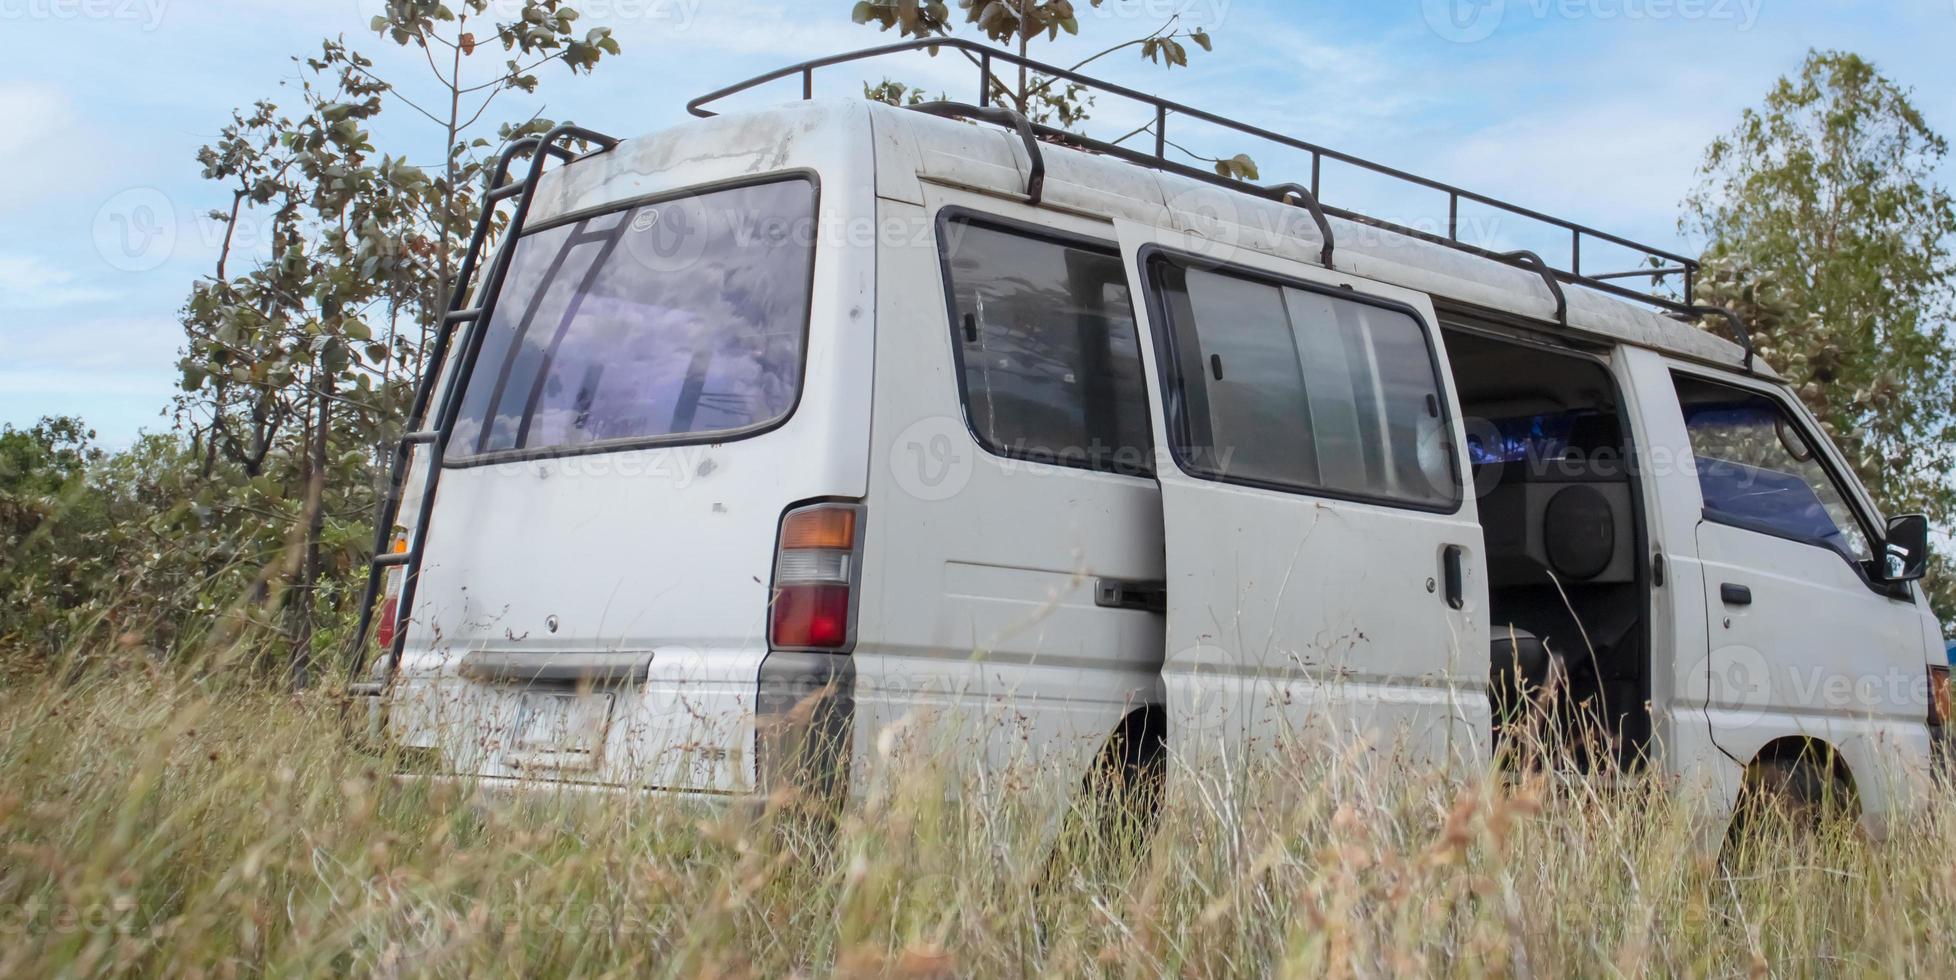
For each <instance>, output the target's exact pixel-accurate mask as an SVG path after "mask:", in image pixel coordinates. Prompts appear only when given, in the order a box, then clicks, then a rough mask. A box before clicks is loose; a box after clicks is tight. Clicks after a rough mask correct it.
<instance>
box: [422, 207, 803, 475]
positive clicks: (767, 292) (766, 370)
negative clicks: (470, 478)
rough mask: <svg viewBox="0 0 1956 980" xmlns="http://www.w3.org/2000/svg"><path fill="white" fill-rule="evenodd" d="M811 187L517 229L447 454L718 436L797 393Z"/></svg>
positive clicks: (764, 418)
mask: <svg viewBox="0 0 1956 980" xmlns="http://www.w3.org/2000/svg"><path fill="white" fill-rule="evenodd" d="M814 222H815V186H814V184H813V183H811V182H810V181H808V180H805V179H794V180H785V181H777V182H773V183H767V184H756V185H751V186H747V187H738V188H731V189H727V190H718V191H711V192H707V193H703V194H696V195H690V196H687V197H683V198H678V199H673V200H666V201H658V202H653V203H648V204H643V205H639V206H637V207H632V208H628V209H624V210H619V211H613V212H610V213H607V214H602V215H597V216H593V217H589V218H585V219H582V220H579V221H575V222H568V223H565V224H560V225H555V226H553V227H550V228H546V229H544V230H540V231H535V232H531V233H529V234H526V235H524V236H523V238H522V239H520V240H519V241H518V242H517V243H516V252H515V254H514V255H513V256H512V257H511V261H510V267H509V272H508V275H507V276H506V277H505V278H504V280H503V285H502V289H501V290H500V291H499V292H498V294H497V296H496V305H495V309H494V311H493V312H492V313H491V315H490V320H489V323H488V324H487V325H486V328H485V329H486V333H485V334H484V336H483V342H482V351H481V354H480V356H479V357H478V358H477V360H476V363H475V367H474V370H473V371H471V372H470V374H469V378H468V383H467V386H466V388H465V389H464V393H463V395H462V406H461V412H460V415H459V417H458V420H457V423H456V428H455V433H454V435H453V436H452V437H451V438H450V441H449V448H448V458H449V459H451V460H453V459H462V458H468V457H472V456H481V455H485V454H500V453H509V452H522V453H525V454H532V453H534V454H545V453H550V452H557V451H563V452H569V451H588V450H596V449H604V448H622V447H624V446H629V445H634V444H641V443H649V442H659V441H690V440H694V439H698V438H702V437H708V436H711V437H716V438H726V437H730V436H736V435H740V434H744V433H749V432H754V431H758V430H761V429H765V428H767V427H770V426H772V425H774V424H776V423H778V422H780V421H781V420H782V419H785V418H786V417H787V415H788V413H789V412H790V411H792V410H793V409H794V405H795V402H796V401H797V399H798V398H799V396H800V393H801V376H802V356H803V351H804V348H805V346H806V342H807V333H808V309H809V289H810V285H811V283H812V281H813V273H814V260H815V256H814V251H815V250H814V234H813V228H814Z"/></svg>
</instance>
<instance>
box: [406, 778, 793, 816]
mask: <svg viewBox="0 0 1956 980" xmlns="http://www.w3.org/2000/svg"><path fill="white" fill-rule="evenodd" d="M393 780H394V783H395V785H397V786H404V787H414V786H426V787H438V788H448V789H453V790H455V791H457V792H458V793H461V794H464V795H465V796H466V797H467V799H468V801H469V802H470V803H471V804H474V805H480V806H525V805H538V804H544V805H550V804H568V805H572V806H586V805H588V806H600V807H601V806H607V805H611V804H613V803H614V802H617V801H632V800H640V801H653V802H657V803H660V804H665V805H670V806H672V807H674V808H686V809H687V810H688V812H690V813H698V814H701V815H706V816H729V815H737V816H744V817H757V816H759V815H761V814H762V813H764V812H766V810H767V806H768V799H767V797H764V796H756V795H754V794H751V793H704V792H698V791H693V790H670V789H654V788H650V787H633V786H618V785H614V784H610V783H582V782H572V781H568V780H555V779H541V778H535V779H530V778H516V777H512V776H458V775H454V774H431V773H405V772H404V773H396V774H394V777H393Z"/></svg>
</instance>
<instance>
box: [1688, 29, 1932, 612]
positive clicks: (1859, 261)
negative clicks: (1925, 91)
mask: <svg viewBox="0 0 1956 980" xmlns="http://www.w3.org/2000/svg"><path fill="white" fill-rule="evenodd" d="M1947 154H1948V144H1947V143H1946V142H1945V141H1944V139H1943V138H1942V137H1941V136H1940V135H1938V134H1936V133H1935V132H1934V131H1933V130H1931V129H1930V128H1929V125H1928V123H1927V121H1926V120H1925V119H1924V118H1923V116H1922V113H1921V112H1920V111H1919V110H1918V109H1917V108H1916V106H1915V104H1914V102H1913V100H1912V98H1911V93H1910V92H1909V91H1908V90H1906V89H1904V88H1902V87H1901V86H1898V85H1896V84H1895V83H1894V82H1892V81H1890V80H1889V79H1887V78H1885V77H1883V76H1882V75H1881V73H1880V72H1878V71H1877V70H1876V69H1875V67H1874V65H1872V64H1870V63H1869V62H1867V61H1866V60H1864V59H1862V58H1860V57H1858V56H1856V55H1853V54H1847V53H1841V52H1831V51H1829V52H1818V51H1815V52H1809V53H1808V55H1807V59H1806V62H1805V63H1804V64H1803V65H1802V66H1801V68H1800V71H1799V72H1798V74H1796V75H1794V76H1792V77H1789V78H1782V79H1780V80H1779V82H1778V83H1777V84H1775V85H1774V86H1773V88H1772V90H1771V91H1770V92H1769V93H1767V95H1766V99H1765V102H1764V103H1763V104H1762V105H1761V106H1760V107H1759V108H1757V109H1748V110H1746V112H1745V114H1744V115H1743V116H1742V117H1741V118H1740V121H1739V125H1738V127H1737V128H1736V129H1734V130H1733V131H1732V132H1731V133H1730V134H1728V135H1726V136H1724V137H1721V138H1720V139H1718V140H1717V141H1716V142H1714V143H1712V145H1711V147H1710V148H1709V149H1708V150H1707V151H1706V154H1705V160H1704V164H1703V167H1702V169H1701V171H1700V183H1699V185H1698V187H1697V188H1696V190H1695V191H1694V192H1693V193H1692V195H1691V196H1690V198H1689V199H1687V201H1686V202H1685V217H1684V219H1683V221H1682V228H1683V230H1684V231H1686V232H1687V233H1695V234H1698V235H1701V236H1703V239H1704V240H1705V241H1706V242H1707V245H1706V248H1705V254H1704V258H1705V262H1706V266H1707V275H1706V282H1705V288H1704V292H1705V295H1706V297H1707V298H1708V299H1709V300H1712V301H1715V302H1721V303H1725V304H1727V305H1730V306H1732V307H1733V308H1735V309H1736V310H1738V311H1739V313H1740V314H1741V315H1742V316H1743V317H1745V319H1746V320H1747V321H1748V323H1749V326H1750V328H1751V331H1752V334H1753V337H1754V339H1755V340H1756V342H1757V343H1758V347H1759V351H1760V354H1761V355H1762V356H1763V357H1765V358H1766V359H1767V360H1768V361H1769V362H1771V363H1772V364H1773V365H1774V366H1776V367H1777V368H1779V370H1781V371H1782V372H1784V373H1785V375H1786V376H1787V379H1788V380H1789V381H1790V382H1791V383H1792V385H1793V387H1794V388H1795V389H1796V390H1797V391H1798V392H1799V393H1800V397H1801V398H1802V399H1804V400H1805V401H1806V403H1807V404H1808V405H1809V406H1810V407H1811V408H1812V409H1813V411H1814V413H1815V414H1816V415H1817V416H1818V417H1819V418H1820V419H1821V421H1822V423H1823V424H1824V425H1825V426H1826V427H1827V429H1828V430H1829V432H1830V434H1831V435H1832V436H1833V437H1834V439H1835V440H1836V441H1837V442H1838V443H1839V444H1840V446H1841V448H1842V449H1843V450H1844V451H1845V453H1846V454H1847V457H1848V459H1849V460H1850V461H1852V463H1853V466H1854V468H1855V471H1856V473H1857V474H1858V475H1859V476H1860V478H1861V480H1862V481H1863V482H1864V483H1865V484H1866V485H1867V487H1868V488H1869V489H1870V490H1871V491H1872V492H1873V493H1874V494H1875V496H1876V498H1877V499H1878V500H1879V501H1880V503H1881V505H1882V506H1883V507H1884V508H1885V509H1886V510H1887V511H1888V512H1889V513H1891V514H1894V513H1907V512H1913V511H1923V512H1927V513H1929V514H1931V515H1932V516H1933V517H1934V518H1935V519H1937V520H1938V521H1939V522H1940V523H1942V524H1943V525H1944V526H1947V525H1948V522H1949V520H1950V518H1951V517H1956V373H1952V371H1951V368H1950V365H1951V364H1952V363H1956V348H1953V347H1952V344H1951V339H1950V333H1949V323H1950V314H1951V312H1952V306H1951V302H1952V296H1953V295H1956V294H1953V293H1952V285H1953V284H1956V279H1952V274H1956V262H1952V257H1951V252H1950V242H1951V240H1952V239H1951V236H1952V234H1953V233H1956V202H1952V199H1951V197H1950V195H1949V193H1948V191H1947V190H1945V189H1944V188H1943V187H1941V186H1940V185H1938V184H1937V182H1936V180H1935V171H1936V169H1937V168H1938V167H1939V166H1940V165H1941V163H1942V162H1943V160H1944V158H1945V157H1946V156H1947ZM1946 567H1947V566H1945V568H1946ZM1931 591H1932V592H1933V593H1934V594H1935V595H1936V597H1937V607H1938V611H1939V612H1940V613H1941V614H1942V616H1943V619H1944V621H1945V622H1946V623H1950V624H1951V625H1952V626H1956V580H1952V578H1951V577H1950V576H1949V575H1947V574H1939V575H1938V576H1937V577H1936V580H1935V581H1934V582H1932V583H1931Z"/></svg>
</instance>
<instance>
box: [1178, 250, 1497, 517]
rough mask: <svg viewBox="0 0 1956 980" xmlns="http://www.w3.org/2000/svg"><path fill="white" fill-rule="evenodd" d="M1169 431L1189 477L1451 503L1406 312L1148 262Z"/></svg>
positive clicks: (1440, 432) (1448, 447) (1433, 406)
mask: <svg viewBox="0 0 1956 980" xmlns="http://www.w3.org/2000/svg"><path fill="white" fill-rule="evenodd" d="M1150 273H1151V275H1152V277H1153V281H1154V284H1155V288H1157V289H1159V290H1160V294H1161V299H1162V305H1163V307H1164V308H1165V310H1166V311H1167V314H1168V316H1167V319H1168V326H1169V330H1168V337H1169V340H1170V345H1169V346H1170V347H1171V348H1172V351H1171V353H1170V358H1169V361H1170V363H1169V364H1168V365H1164V371H1165V372H1166V373H1168V374H1169V375H1170V378H1169V379H1168V381H1169V386H1170V387H1171V389H1172V391H1173V396H1172V397H1171V398H1170V399H1169V431H1170V433H1172V434H1173V436H1174V438H1175V443H1176V444H1175V447H1174V448H1175V453H1176V456H1177V458H1178V459H1179V460H1181V462H1182V465H1183V466H1184V467H1185V468H1186V469H1188V471H1189V472H1190V473H1192V474H1195V475H1198V476H1203V477H1207V478H1210V479H1215V480H1223V481H1227V482H1234V483H1246V484H1251V485H1256V486H1266V487H1274V488H1278V489H1295V490H1301V491H1306V492H1315V493H1320V494H1324V495H1327V496H1343V497H1350V498H1356V499H1366V500H1379V501H1386V502H1392V503H1400V504H1406V505H1411V506H1415V507H1421V508H1427V509H1450V508H1452V507H1453V506H1455V505H1457V504H1458V503H1459V501H1460V493H1461V491H1460V484H1459V478H1458V475H1457V472H1456V470H1455V467H1454V459H1453V443H1452V437H1451V436H1450V434H1449V429H1448V426H1447V422H1446V419H1445V417H1444V416H1443V414H1442V404H1441V389H1440V382H1439V376H1438V373H1437V368H1436V365H1435V361H1434V357H1433V351H1432V348H1431V347H1430V346H1429V344H1428V342H1427V335H1426V330H1425V328H1424V327H1423V326H1422V325H1421V324H1420V322H1419V321H1418V320H1417V319H1415V318H1414V317H1413V316H1412V315H1411V314H1409V313H1406V312H1405V311H1403V310H1400V309H1397V308H1392V307H1386V306H1381V305H1377V304H1374V303H1368V302H1361V301H1358V300H1354V299H1347V298H1345V297H1343V296H1334V295H1329V294H1326V293H1322V292H1317V291H1315V290H1309V289H1302V288H1298V287H1297V286H1293V285H1288V284H1284V283H1277V282H1271V281H1267V280H1265V279H1262V278H1259V277H1252V276H1247V275H1236V274H1229V273H1222V272H1214V271H1210V270H1207V269H1201V268H1191V267H1188V266H1184V265H1182V264H1180V263H1179V262H1177V261H1175V260H1173V259H1170V258H1168V257H1165V256H1163V257H1158V258H1156V259H1155V260H1153V261H1152V262H1151V263H1150Z"/></svg>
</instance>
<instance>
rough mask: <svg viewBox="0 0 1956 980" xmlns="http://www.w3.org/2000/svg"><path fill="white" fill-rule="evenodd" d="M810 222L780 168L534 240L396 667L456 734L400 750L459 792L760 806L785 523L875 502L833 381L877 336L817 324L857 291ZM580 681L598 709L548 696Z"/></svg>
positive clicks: (525, 253) (810, 206) (494, 319)
mask: <svg viewBox="0 0 1956 980" xmlns="http://www.w3.org/2000/svg"><path fill="white" fill-rule="evenodd" d="M846 213H847V212H846V211H844V212H843V214H845V215H846ZM817 215H818V209H817V187H816V184H815V181H814V180H813V179H812V178H810V177H807V176H803V175H799V174H789V175H784V176H778V177H770V178H764V179H754V180H750V181H747V182H744V183H741V184H738V185H730V186H729V185H722V186H718V187H713V188H707V189H703V190H699V191H693V192H684V193H675V194H672V195H668V196H664V197H660V198H656V199H650V200H639V201H628V202H621V203H620V204H619V205H618V206H616V207H612V208H608V209H605V210H602V211H600V212H598V213H584V214H574V215H570V216H568V217H565V218H562V219H559V220H555V221H551V222H548V223H545V224H543V225H541V226H539V227H536V228H529V229H525V231H524V234H523V236H522V237H521V238H520V239H518V240H517V241H516V242H515V243H514V245H513V247H514V249H515V252H514V255H513V257H512V260H511V263H510V267H509V273H508V275H507V277H506V278H505V279H504V280H503V283H502V288H501V290H500V291H499V294H498V295H497V296H496V297H494V300H493V306H492V307H491V308H490V309H489V311H488V313H487V315H486V316H487V320H486V323H485V333H484V334H483V336H482V338H481V349H480V354H479V356H478V357H477V358H476V360H475V362H474V364H473V367H472V370H470V371H469V373H468V374H467V376H466V378H464V379H463V384H462V385H461V389H460V390H461V395H460V398H461V407H460V414H459V419H458V422H457V424H456V427H455V430H454V432H453V434H452V436H451V438H450V441H449V444H448V447H447V452H446V455H445V458H444V459H442V460H440V461H438V462H439V465H442V466H443V467H444V471H443V473H442V478H441V482H440V484H439V489H438V491H437V498H436V501H435V504H434V507H433V510H432V513H431V517H430V520H431V522H432V523H431V525H430V527H429V529H428V538H427V549H426V557H425V559H424V560H423V562H422V564H421V567H420V569H419V575H420V587H419V590H418V594H417V597H416V602H415V608H414V609H413V611H412V616H411V617H409V625H408V630H409V632H408V637H407V650H406V652H405V656H404V657H403V664H402V668H403V672H404V674H405V675H406V679H407V680H408V681H410V682H414V681H416V680H419V681H420V682H421V686H422V687H423V688H424V689H426V690H428V691H431V692H435V693H432V694H431V695H430V696H428V697H425V698H424V700H425V701H429V702H432V704H430V705H428V706H427V707H429V708H430V709H435V708H438V709H440V711H441V712H444V714H443V715H442V716H441V717H433V716H432V715H431V711H416V710H412V708H410V710H406V711H400V710H397V711H395V712H394V713H393V715H394V717H397V718H400V719H402V724H405V725H410V726H412V725H416V724H419V725H420V726H421V728H422V730H420V731H409V732H402V733H400V734H402V735H403V736H404V737H406V738H409V739H419V740H421V741H423V742H432V743H433V744H434V745H436V746H438V747H440V748H441V749H443V750H444V751H443V755H444V756H445V761H446V764H447V765H448V766H449V767H450V768H451V769H453V770H456V771H461V772H466V773H470V774H477V775H487V776H529V777H534V776H544V777H546V778H562V779H582V780H597V781H604V782H618V783H631V784H638V785H646V786H651V787H659V788H674V789H688V790H705V791H740V790H743V789H746V788H747V787H748V786H749V785H751V782H752V764H751V752H750V748H751V734H752V713H753V710H754V700H755V696H756V688H757V680H756V678H757V673H758V671H759V667H760V663H761V661H762V659H763V658H764V657H765V656H766V654H767V637H766V623H767V619H768V609H769V588H770V580H771V576H772V573H773V566H774V562H773V556H774V551H775V532H776V529H777V527H778V525H779V523H780V520H781V517H782V514H783V513H784V512H785V511H786V510H787V509H788V508H789V507H791V506H792V505H794V504H795V503H797V502H799V501H803V500H807V499H810V498H813V497H828V496H851V495H854V496H860V495H861V494H862V493H863V490H864V484H865V481H866V475H865V467H866V465H867V464H866V462H865V450H864V448H863V446H862V445H861V442H862V439H861V433H862V432H863V431H864V430H865V428H866V427H867V424H868V420H867V400H866V399H863V398H858V397H857V396H855V395H853V394H850V393H849V392H850V391H851V390H853V389H849V388H846V387H845V386H843V385H841V384H839V383H837V381H836V376H837V375H844V374H859V373H860V372H861V371H862V370H863V369H865V368H866V366H867V363H868V361H867V357H868V350H869V347H868V344H869V342H870V341H869V338H868V336H867V331H864V332H863V336H861V337H860V338H855V337H851V338H850V339H848V340H847V341H845V340H844V339H842V338H839V337H838V336H837V333H838V332H837V331H835V330H833V329H832V327H833V325H834V324H835V323H837V322H841V321H843V320H844V319H846V318H847V317H848V316H849V312H848V311H850V310H852V309H860V308H861V307H862V306H863V303H864V301H865V296H866V295H867V293H866V287H867V283H868V279H867V275H868V271H869V270H868V269H867V266H866V259H863V258H861V257H858V256H854V255H851V254H849V253H848V252H846V251H845V250H840V249H835V250H819V254H818V249H817V248H816V245H815V240H816V237H817V236H816V235H815V234H814V233H813V231H812V226H813V223H814V222H816V221H817V220H818V219H817ZM859 264H860V265H863V266H864V268H863V269H862V270H859V271H860V273H861V274H860V275H856V274H852V272H855V271H858V270H856V266H857V265H859ZM845 342H846V343H853V344H856V345H857V346H856V347H852V348H850V349H849V350H846V351H845V350H843V349H842V345H843V344H844V343H845ZM851 434H853V435H851ZM592 684H596V685H597V686H599V687H600V688H602V689H603V690H602V691H600V692H599V694H598V696H599V698H600V700H603V699H609V701H610V704H609V705H608V706H606V705H602V704H601V705H599V706H598V707H593V706H591V705H589V704H577V703H575V702H571V701H566V700H564V698H563V697H561V695H564V694H566V693H574V692H576V691H577V690H578V689H579V688H580V687H588V686H590V685H592ZM600 709H602V710H600ZM559 729H562V731H559ZM409 744H415V743H414V742H413V741H410V743H409ZM540 770H543V771H541V772H540Z"/></svg>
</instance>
